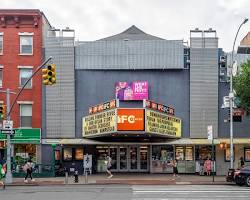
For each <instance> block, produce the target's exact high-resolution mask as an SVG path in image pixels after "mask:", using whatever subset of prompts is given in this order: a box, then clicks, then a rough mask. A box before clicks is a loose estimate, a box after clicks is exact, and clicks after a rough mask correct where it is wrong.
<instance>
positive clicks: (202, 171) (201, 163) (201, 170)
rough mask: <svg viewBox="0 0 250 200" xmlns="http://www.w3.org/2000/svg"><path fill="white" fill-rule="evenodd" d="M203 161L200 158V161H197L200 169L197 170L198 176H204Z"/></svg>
mask: <svg viewBox="0 0 250 200" xmlns="http://www.w3.org/2000/svg"><path fill="white" fill-rule="evenodd" d="M204 163H205V161H204V159H203V158H202V157H201V156H200V160H199V164H200V168H199V174H200V176H203V175H204Z"/></svg>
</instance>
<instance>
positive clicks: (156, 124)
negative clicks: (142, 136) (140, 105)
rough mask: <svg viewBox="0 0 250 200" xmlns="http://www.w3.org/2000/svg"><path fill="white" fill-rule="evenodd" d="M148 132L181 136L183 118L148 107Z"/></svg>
mask: <svg viewBox="0 0 250 200" xmlns="http://www.w3.org/2000/svg"><path fill="white" fill-rule="evenodd" d="M146 132H149V133H156V134H161V135H165V136H169V137H175V138H179V137H181V119H179V118H177V117H173V116H171V115H167V114H165V113H160V112H156V111H152V110H148V109H146Z"/></svg>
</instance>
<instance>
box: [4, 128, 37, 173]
mask: <svg viewBox="0 0 250 200" xmlns="http://www.w3.org/2000/svg"><path fill="white" fill-rule="evenodd" d="M0 140H1V141H5V142H6V135H3V134H0ZM40 143H41V129H38V128H34V129H15V135H13V136H12V137H11V146H12V154H11V157H12V164H13V165H12V169H13V170H15V171H16V172H19V169H20V167H21V166H22V165H23V164H24V163H25V161H27V160H28V159H32V161H33V162H34V163H38V162H39V158H38V155H39V151H40V150H39V149H40ZM4 147H5V149H4V150H5V152H4V154H5V158H6V145H5V146H4Z"/></svg>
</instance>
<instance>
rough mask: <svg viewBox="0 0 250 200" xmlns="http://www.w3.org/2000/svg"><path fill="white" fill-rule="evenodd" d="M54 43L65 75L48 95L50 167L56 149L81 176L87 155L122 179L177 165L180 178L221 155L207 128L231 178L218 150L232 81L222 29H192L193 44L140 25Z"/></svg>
mask: <svg viewBox="0 0 250 200" xmlns="http://www.w3.org/2000/svg"><path fill="white" fill-rule="evenodd" d="M48 41H49V42H48V43H47V46H46V51H45V53H46V56H48V55H50V54H54V55H53V57H54V59H55V60H56V61H57V62H58V63H59V64H58V66H61V68H59V69H58V71H57V73H58V76H59V77H60V78H58V82H57V84H56V85H55V86H53V87H52V88H48V89H47V88H46V99H45V103H46V105H47V106H46V109H45V117H44V121H45V122H46V123H45V124H46V126H45V127H44V129H46V134H45V135H43V140H42V141H43V155H44V156H43V161H44V162H47V161H48V160H49V158H48V157H49V156H48V154H47V153H46V152H49V151H51V146H50V144H53V143H55V144H57V147H56V149H55V153H56V156H55V158H56V160H57V162H58V163H61V164H62V165H63V166H66V167H69V168H76V169H77V170H78V171H79V172H80V173H82V171H83V167H84V166H83V164H84V155H87V154H88V155H89V156H91V160H92V172H93V173H99V172H104V171H105V170H106V166H105V159H106V156H107V155H110V156H111V157H112V171H114V172H125V173H126V172H148V173H171V172H172V168H171V166H170V165H169V163H170V162H171V161H172V160H173V159H178V169H179V172H180V173H196V172H197V171H199V166H198V160H199V158H200V157H202V158H203V159H206V158H207V157H209V158H212V157H213V151H212V145H211V140H208V129H209V130H212V132H213V137H214V138H215V141H214V142H215V148H214V150H215V154H214V155H215V159H216V171H217V174H225V173H226V171H227V169H228V167H229V162H227V160H226V159H225V158H227V154H226V153H225V152H228V151H227V149H223V148H220V145H219V144H220V142H223V141H226V139H228V138H227V137H229V136H228V135H227V133H228V134H229V124H228V123H224V121H223V120H224V117H225V115H227V114H226V113H227V111H225V110H222V109H221V108H220V107H221V103H222V99H223V95H225V94H224V93H226V92H227V90H228V88H227V84H228V83H227V82H220V80H222V79H223V77H222V76H221V75H220V73H219V72H220V70H221V69H220V65H219V63H220V58H221V56H222V53H223V52H222V51H221V50H219V49H218V38H217V35H216V31H214V30H211V29H210V30H206V31H200V30H197V29H196V30H193V31H190V46H187V44H186V43H184V41H183V40H165V39H162V38H159V37H156V36H152V35H149V34H147V33H145V32H143V31H142V30H140V29H138V28H137V27H135V26H132V27H130V28H128V29H127V30H125V31H124V32H122V33H120V34H117V35H114V36H111V37H107V38H103V39H100V40H97V41H91V42H78V43H76V45H75V46H74V38H73V37H72V38H69V37H67V38H62V37H61V38H57V39H54V38H49V39H48ZM62 52H63V53H62ZM72 56H73V58H74V59H72ZM224 78H225V77H224ZM72 80H75V81H72ZM220 91H222V92H221V93H220ZM58 102H60V104H58ZM219 120H220V121H219ZM221 123H224V124H223V125H222V126H221ZM240 129H243V128H242V127H240ZM209 132H211V131H209ZM236 134H237V133H236ZM244 147H245V146H244ZM236 148H238V147H237V146H236ZM241 150H242V147H241ZM241 153H242V152H241ZM46 154H47V155H46ZM238 156H240V154H238V153H236V159H238Z"/></svg>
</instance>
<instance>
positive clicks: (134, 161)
mask: <svg viewBox="0 0 250 200" xmlns="http://www.w3.org/2000/svg"><path fill="white" fill-rule="evenodd" d="M129 167H130V171H137V170H138V147H137V146H129Z"/></svg>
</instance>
